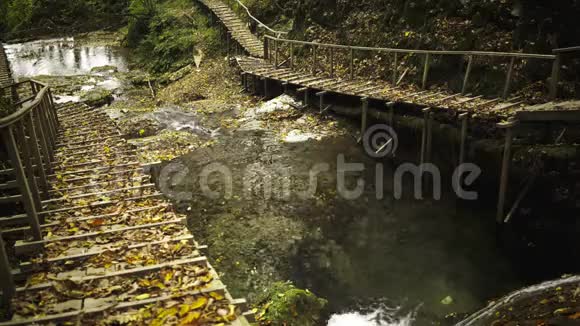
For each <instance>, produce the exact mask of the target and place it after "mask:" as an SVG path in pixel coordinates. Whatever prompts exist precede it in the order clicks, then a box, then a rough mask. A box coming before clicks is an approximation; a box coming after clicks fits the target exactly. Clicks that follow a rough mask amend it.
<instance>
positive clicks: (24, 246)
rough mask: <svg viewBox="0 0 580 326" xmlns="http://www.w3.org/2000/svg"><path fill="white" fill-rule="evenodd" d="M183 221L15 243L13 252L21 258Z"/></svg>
mask: <svg viewBox="0 0 580 326" xmlns="http://www.w3.org/2000/svg"><path fill="white" fill-rule="evenodd" d="M185 221H186V220H185V219H183V218H180V219H175V220H171V221H164V222H158V223H150V224H141V225H136V226H130V227H125V228H119V229H112V230H106V231H100V232H87V233H82V234H75V235H71V236H68V237H55V238H50V239H43V240H40V241H17V242H16V243H15V244H14V250H15V251H16V255H17V256H21V255H24V254H26V253H29V252H30V251H31V250H32V251H34V250H36V249H37V248H42V247H44V246H45V245H46V244H49V243H54V242H67V241H76V240H80V239H86V238H92V237H98V236H104V235H107V234H113V233H123V232H129V231H135V230H140V229H150V228H156V227H161V226H167V225H170V224H184V223H185Z"/></svg>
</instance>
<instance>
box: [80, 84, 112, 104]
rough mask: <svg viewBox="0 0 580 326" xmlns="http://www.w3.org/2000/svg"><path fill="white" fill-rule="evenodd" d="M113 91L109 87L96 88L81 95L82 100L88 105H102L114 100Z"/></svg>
mask: <svg viewBox="0 0 580 326" xmlns="http://www.w3.org/2000/svg"><path fill="white" fill-rule="evenodd" d="M113 99H114V98H113V92H112V91H110V90H108V89H102V88H95V89H92V90H90V91H87V92H85V93H83V94H82V95H81V101H82V102H85V103H86V104H87V105H90V106H95V107H100V106H103V105H109V104H111V103H112V102H113Z"/></svg>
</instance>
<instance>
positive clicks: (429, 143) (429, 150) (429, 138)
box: [425, 111, 434, 163]
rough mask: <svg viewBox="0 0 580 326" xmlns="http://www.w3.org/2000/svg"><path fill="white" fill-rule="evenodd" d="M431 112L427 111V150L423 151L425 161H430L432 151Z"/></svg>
mask: <svg viewBox="0 0 580 326" xmlns="http://www.w3.org/2000/svg"><path fill="white" fill-rule="evenodd" d="M433 115H434V113H433V112H431V111H430V112H429V116H428V119H427V150H426V153H425V162H426V163H431V162H432V159H431V154H432V151H433Z"/></svg>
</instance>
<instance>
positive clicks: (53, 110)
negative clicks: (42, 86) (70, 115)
mask: <svg viewBox="0 0 580 326" xmlns="http://www.w3.org/2000/svg"><path fill="white" fill-rule="evenodd" d="M48 99H49V100H50V108H51V110H52V114H53V115H54V120H55V121H56V125H57V127H60V121H59V119H58V113H57V112H56V105H55V103H54V98H53V96H52V90H51V89H50V88H49V89H48Z"/></svg>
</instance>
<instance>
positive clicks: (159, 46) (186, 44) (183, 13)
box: [127, 0, 220, 73]
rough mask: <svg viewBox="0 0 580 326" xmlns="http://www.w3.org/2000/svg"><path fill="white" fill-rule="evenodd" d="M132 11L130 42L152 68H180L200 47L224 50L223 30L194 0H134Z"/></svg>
mask: <svg viewBox="0 0 580 326" xmlns="http://www.w3.org/2000/svg"><path fill="white" fill-rule="evenodd" d="M130 12H131V15H132V17H131V19H130V21H129V31H128V34H127V45H128V46H129V47H132V48H135V49H136V52H137V54H138V56H137V58H138V60H137V61H138V63H139V65H141V66H143V67H145V68H147V69H148V70H149V71H152V72H154V73H164V72H168V71H169V72H170V71H176V70H178V69H180V68H182V67H184V66H186V65H189V64H192V63H193V55H194V53H196V52H197V51H202V52H203V53H205V54H206V55H207V54H214V53H220V46H219V33H218V32H217V30H216V29H215V28H211V27H210V25H209V20H208V18H207V16H206V15H205V14H203V13H200V12H199V11H198V10H197V8H196V7H195V6H194V4H193V3H192V2H191V1H187V0H168V1H159V2H156V1H154V0H134V1H133V2H132V3H131V6H130Z"/></svg>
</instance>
